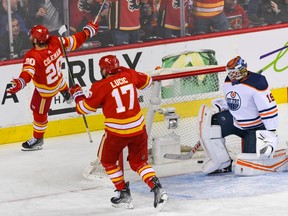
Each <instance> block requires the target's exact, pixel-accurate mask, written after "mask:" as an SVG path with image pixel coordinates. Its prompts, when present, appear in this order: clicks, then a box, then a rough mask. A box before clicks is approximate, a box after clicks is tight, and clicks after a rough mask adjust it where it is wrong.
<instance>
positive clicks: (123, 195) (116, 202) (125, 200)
mask: <svg viewBox="0 0 288 216" xmlns="http://www.w3.org/2000/svg"><path fill="white" fill-rule="evenodd" d="M115 192H117V195H116V196H115V197H112V198H111V203H112V206H113V207H115V208H127V209H133V208H134V206H133V204H132V197H131V194H130V188H129V182H127V183H126V186H125V188H124V189H123V190H120V191H119V190H115Z"/></svg>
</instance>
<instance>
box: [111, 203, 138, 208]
mask: <svg viewBox="0 0 288 216" xmlns="http://www.w3.org/2000/svg"><path fill="white" fill-rule="evenodd" d="M112 206H113V207H114V208H124V209H133V208H134V206H133V204H132V203H119V204H114V203H112Z"/></svg>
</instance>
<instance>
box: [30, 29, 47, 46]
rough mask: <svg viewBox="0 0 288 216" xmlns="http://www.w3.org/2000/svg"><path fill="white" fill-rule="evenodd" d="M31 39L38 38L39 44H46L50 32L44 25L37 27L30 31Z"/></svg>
mask: <svg viewBox="0 0 288 216" xmlns="http://www.w3.org/2000/svg"><path fill="white" fill-rule="evenodd" d="M29 34H30V37H32V39H34V38H36V39H37V41H38V43H46V41H47V40H48V38H49V31H48V29H47V28H46V27H45V26H43V25H35V26H33V27H32V28H31V29H30V32H29Z"/></svg>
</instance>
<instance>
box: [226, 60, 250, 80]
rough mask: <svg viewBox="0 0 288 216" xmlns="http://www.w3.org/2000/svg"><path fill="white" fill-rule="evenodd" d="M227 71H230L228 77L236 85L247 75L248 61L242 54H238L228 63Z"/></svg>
mask: <svg viewBox="0 0 288 216" xmlns="http://www.w3.org/2000/svg"><path fill="white" fill-rule="evenodd" d="M226 71H227V72H228V77H229V78H230V80H231V82H232V85H234V84H236V83H238V82H239V80H241V79H242V78H243V77H246V76H247V73H248V70H247V63H246V62H245V60H244V59H242V58H241V57H240V56H237V57H236V58H233V59H231V60H230V61H229V62H228V63H227V65H226Z"/></svg>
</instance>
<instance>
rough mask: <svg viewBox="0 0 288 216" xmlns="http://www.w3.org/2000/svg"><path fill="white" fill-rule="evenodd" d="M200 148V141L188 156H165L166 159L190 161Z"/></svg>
mask: <svg viewBox="0 0 288 216" xmlns="http://www.w3.org/2000/svg"><path fill="white" fill-rule="evenodd" d="M200 146H201V144H200V141H198V142H197V143H196V145H195V146H194V147H193V148H192V149H191V150H190V152H189V153H188V154H165V155H164V158H167V159H174V160H188V159H190V158H192V156H193V155H194V153H195V152H196V151H197V149H199V148H200Z"/></svg>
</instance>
